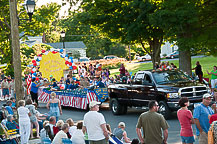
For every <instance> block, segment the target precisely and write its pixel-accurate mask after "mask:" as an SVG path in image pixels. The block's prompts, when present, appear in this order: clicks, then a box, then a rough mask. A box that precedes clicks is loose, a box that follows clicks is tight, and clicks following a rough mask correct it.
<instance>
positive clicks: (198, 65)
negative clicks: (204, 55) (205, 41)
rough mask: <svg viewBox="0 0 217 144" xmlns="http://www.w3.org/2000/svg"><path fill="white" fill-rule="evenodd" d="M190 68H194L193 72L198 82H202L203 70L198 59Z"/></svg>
mask: <svg viewBox="0 0 217 144" xmlns="http://www.w3.org/2000/svg"><path fill="white" fill-rule="evenodd" d="M192 70H195V74H196V75H197V76H198V78H199V82H200V83H202V82H203V71H202V67H201V65H200V62H199V61H197V62H196V67H195V68H193V69H192Z"/></svg>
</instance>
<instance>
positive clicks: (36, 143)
mask: <svg viewBox="0 0 217 144" xmlns="http://www.w3.org/2000/svg"><path fill="white" fill-rule="evenodd" d="M40 143H41V140H40V139H33V140H29V144H40Z"/></svg>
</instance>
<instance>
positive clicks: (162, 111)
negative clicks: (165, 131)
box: [158, 101, 171, 119]
mask: <svg viewBox="0 0 217 144" xmlns="http://www.w3.org/2000/svg"><path fill="white" fill-rule="evenodd" d="M158 112H159V113H160V114H162V115H163V116H164V118H165V119H169V117H170V115H171V111H170V109H169V107H168V105H167V104H166V102H164V101H160V102H159V109H158Z"/></svg>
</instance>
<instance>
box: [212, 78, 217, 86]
mask: <svg viewBox="0 0 217 144" xmlns="http://www.w3.org/2000/svg"><path fill="white" fill-rule="evenodd" d="M216 82H217V79H211V88H215V85H216Z"/></svg>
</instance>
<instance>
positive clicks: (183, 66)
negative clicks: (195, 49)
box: [179, 50, 192, 76]
mask: <svg viewBox="0 0 217 144" xmlns="http://www.w3.org/2000/svg"><path fill="white" fill-rule="evenodd" d="M179 69H180V70H182V71H183V72H187V73H188V74H189V75H190V76H191V75H192V71H191V52H190V50H183V51H179Z"/></svg>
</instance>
